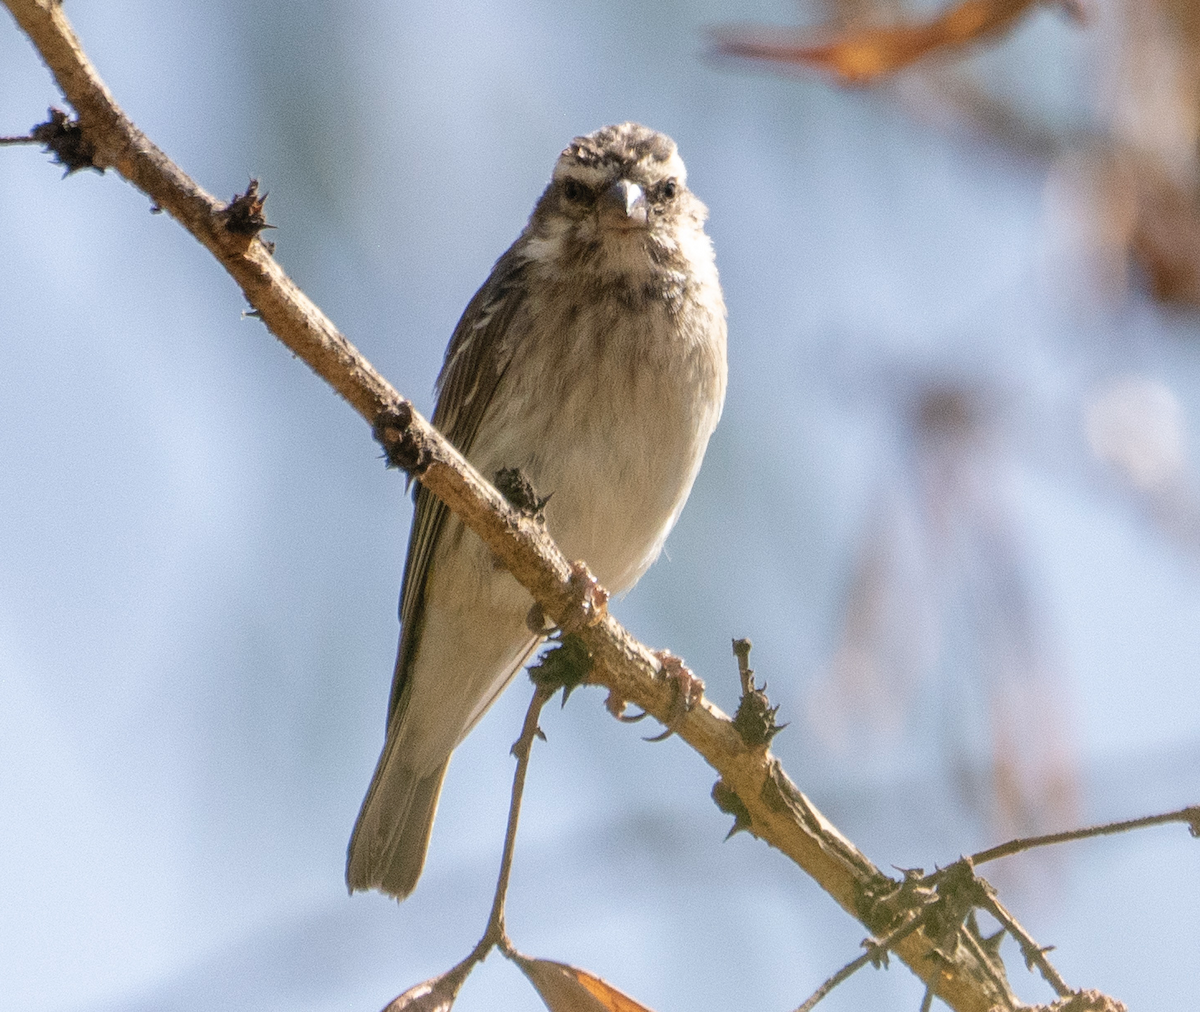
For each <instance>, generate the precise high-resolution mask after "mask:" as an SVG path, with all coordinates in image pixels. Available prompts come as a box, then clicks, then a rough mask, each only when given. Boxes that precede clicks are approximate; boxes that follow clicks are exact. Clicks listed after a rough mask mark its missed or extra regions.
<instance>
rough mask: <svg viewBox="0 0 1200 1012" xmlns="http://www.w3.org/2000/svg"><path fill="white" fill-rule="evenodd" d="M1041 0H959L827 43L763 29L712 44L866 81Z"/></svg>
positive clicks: (962, 42)
mask: <svg viewBox="0 0 1200 1012" xmlns="http://www.w3.org/2000/svg"><path fill="white" fill-rule="evenodd" d="M1039 2H1040V0H964V2H963V3H959V4H957V5H955V6H954V7H951V8H950V9H949V10H948V11H946V12H945V13H944V14H942V15H941V16H940V17H937V18H935V19H934V20H932V21H926V22H910V23H908V24H897V25H893V26H890V27H875V28H852V29H849V30H847V31H845V32H843V33H842V34H840V35H838V36H835V37H834V38H833V39H832V40H830V41H828V42H822V43H817V42H814V41H810V42H803V41H801V42H792V43H788V42H783V41H780V40H779V38H778V36H770V35H767V34H766V33H765V32H760V33H757V34H751V33H749V32H745V33H734V32H727V33H723V34H721V35H720V36H718V40H717V48H718V51H720V52H722V53H727V54H729V55H730V56H745V57H749V58H751V59H760V60H775V61H778V62H782V63H799V64H803V65H805V66H809V67H815V68H817V69H818V70H828V71H832V72H833V73H835V74H837V75H838V76H839V77H840V78H841V79H842V80H843V81H846V82H849V83H853V84H866V83H868V82H870V81H873V80H875V79H876V78H878V77H881V76H883V75H885V74H891V73H894V72H895V71H897V70H899V69H900V68H902V67H906V66H908V65H909V64H910V63H913V62H915V61H916V60H919V59H920V58H921V57H923V56H926V55H927V54H929V53H931V52H934V51H935V50H939V49H947V48H954V47H962V46H966V45H970V44H971V43H974V42H978V41H980V40H981V39H984V38H986V37H988V36H991V35H995V34H998V33H1000V32H1003V31H1006V30H1007V29H1009V28H1010V27H1012V26H1013V25H1014V24H1016V22H1017V21H1018V20H1019V19H1020V18H1021V17H1023V16H1024V15H1025V14H1026V13H1028V11H1029V10H1031V9H1032V8H1033V7H1034V6H1035V5H1036V4H1037V3H1039Z"/></svg>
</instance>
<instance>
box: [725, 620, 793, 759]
mask: <svg viewBox="0 0 1200 1012" xmlns="http://www.w3.org/2000/svg"><path fill="white" fill-rule="evenodd" d="M750 649H751V643H750V641H749V640H748V639H740V640H734V641H733V653H734V656H735V657H737V661H738V675H739V676H740V677H741V682H742V698H741V699H740V700H738V708H737V713H736V714H734V717H733V726H734V729H735V730H736V731H737V733H738V734H739V735H741V738H742V741H744V742H745V743H746V744H747V745H748V746H750V748H766V747H767V746H768V745H770V744H771V739H772V738H774V737H775V735H777V734H778V733H779V732H780V731H782V730H783V729H784V728H785V727H787V724H779V723H776V721H775V715H776V714H777V713H778V712H779V707H778V706H772V705H771V701H770V700H769V699H768V698H767V685H766V682H764V683H763V684H762V686H761V687H759V686H756V685H755V684H754V670H753V669H752V668H751V667H750Z"/></svg>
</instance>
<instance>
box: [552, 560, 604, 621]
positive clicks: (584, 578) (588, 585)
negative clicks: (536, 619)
mask: <svg viewBox="0 0 1200 1012" xmlns="http://www.w3.org/2000/svg"><path fill="white" fill-rule="evenodd" d="M571 587H572V589H573V590H574V592H575V595H576V597H577V599H578V601H579V606H578V608H577V609H576V610H575V611H574V613H573V614H572V615H570V616H568V619H567V621H565V622H563V623H562V625H561V626H560V628H561V629H562V630H563V631H564V632H568V633H577V632H579V630H580V629H582V628H584V627H585V626H589V625H594V624H595V623H596V622H599V621H600V619H602V618H603V617H604V615H605V613H606V612H607V611H608V591H607V590H605V589H604V588H603V587H602V586H601V585H600V581H599V580H597V579H596V578H595V577H594V576H593V575H592V572H591V570H590V569H588V567H587V564H586V563H584V562H572V563H571Z"/></svg>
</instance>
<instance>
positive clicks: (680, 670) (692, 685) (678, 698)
mask: <svg viewBox="0 0 1200 1012" xmlns="http://www.w3.org/2000/svg"><path fill="white" fill-rule="evenodd" d="M654 656H655V657H656V658H657V659H658V663H659V665H660V666H661V667H660V670H659V674H660V676H661V677H663V678H665V679H666V680H667V681H668V682H670V683H671V687H672V688H673V689H674V690H675V695H674V698H673V699H672V700H671V709H670V711H669V712H668V713H667V719H666V721H665V722H664V723H665V724H666V730H664V731H663V733H662V734H656V735H655V736H654V737H653V738H646V739H644V740H645V741H649V742H656V741H665V740H666V739H667V738H670V737H671V735H672V734H674V733H675V729H676V727H678V725H679V722H680V721H681V720H683V718H684V717H685V716H686V715H687V714H688V713H689V712H690V711H691V709H692V708H693V707H694V706H695V705H696V704H697V703H698V702H700V700H701V699H703V698H704V682H702V681H701V680H700V679H699V678H697V677H696V675H695V673H694V672H693V671H692V670H691V668H689V667H688V666H687V665H686V664H684V663H683V659H682V658H680V657H676V656H675V655H674V654H673V653H671V651H669V650H656V651H655V652H654Z"/></svg>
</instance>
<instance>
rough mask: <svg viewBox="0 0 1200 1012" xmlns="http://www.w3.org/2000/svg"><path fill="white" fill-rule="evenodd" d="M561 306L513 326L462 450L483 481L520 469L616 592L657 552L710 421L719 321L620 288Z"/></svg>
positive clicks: (718, 391) (720, 394)
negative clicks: (504, 364) (508, 353)
mask: <svg viewBox="0 0 1200 1012" xmlns="http://www.w3.org/2000/svg"><path fill="white" fill-rule="evenodd" d="M718 299H719V289H718ZM560 303H561V304H560V305H558V306H545V305H542V306H538V305H534V306H532V307H531V312H530V313H529V314H528V316H527V317H526V319H525V320H523V321H521V322H522V323H523V324H524V329H523V330H522V331H521V332H520V337H519V340H518V342H517V343H516V344H515V345H514V348H513V358H512V360H511V362H510V363H509V366H508V368H507V369H506V371H505V375H504V378H503V380H502V381H501V389H498V390H497V391H496V396H495V398H494V399H493V402H492V409H491V410H489V413H488V417H487V418H486V419H485V423H484V424H483V425H481V427H480V433H479V437H478V438H477V440H476V444H475V446H473V447H472V451H471V453H470V454H469V456H470V457H471V459H472V461H473V462H474V463H475V464H476V466H478V467H480V469H481V470H482V471H483V472H484V474H485V475H486V476H487V477H489V478H491V477H494V474H495V471H496V470H499V469H500V468H501V467H520V468H521V469H522V471H523V472H524V473H525V475H526V476H527V477H528V478H529V479H530V480H531V481H532V482H533V485H534V487H535V488H536V490H537V492H538V494H539V495H540V496H547V495H549V496H550V500H549V503H548V504H547V507H546V519H547V525H548V527H549V530H550V533H551V535H552V536H553V537H554V539H555V540H556V541H557V542H558V544H559V547H560V548H562V550H563V552H564V553H565V554H566V555H567V556H568V558H571V559H583V560H584V561H585V562H587V564H588V565H589V567H590V568H591V569H592V571H593V572H594V573H595V574H596V576H597V577H598V578H599V579H600V581H601V582H602V583H604V584H605V586H607V587H608V588H609V589H610V590H613V591H621V590H624V589H626V588H628V587H629V586H632V584H633V583H634V582H635V581H636V580H637V578H638V577H639V576H640V575H641V574H642V572H644V571H645V569H646V568H647V567H648V566H649V565H650V563H651V562H653V561H654V558H655V557H656V556H657V555H658V553H659V551H660V550H661V548H662V543H663V541H664V540H665V538H666V535H667V533H668V531H669V530H670V528H671V526H672V524H673V523H674V521H675V518H676V517H677V516H678V513H679V510H680V509H681V508H682V505H683V502H684V500H685V499H686V498H687V494H688V492H689V491H690V489H691V486H692V482H693V480H694V479H695V476H696V472H697V470H698V469H699V466H700V460H701V458H702V457H703V455H704V449H705V447H706V445H707V443H708V438H709V436H710V435H711V434H712V431H713V429H714V427H715V426H716V422H717V418H718V417H719V415H720V410H721V403H722V400H723V398H724V390H725V329H724V317H723V314H721V313H719V312H713V311H711V310H710V309H709V307H707V306H705V305H703V304H702V303H701V302H698V301H691V302H688V303H686V304H684V305H683V307H682V308H681V307H680V306H671V305H669V304H667V303H666V302H665V301H664V300H659V301H655V300H653V299H647V300H644V301H643V302H642V303H641V304H640V305H634V304H631V303H630V301H629V300H628V299H627V298H622V297H620V296H619V295H617V294H610V295H609V296H603V295H601V296H600V297H596V298H591V299H587V298H576V299H574V300H570V301H567V300H560Z"/></svg>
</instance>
